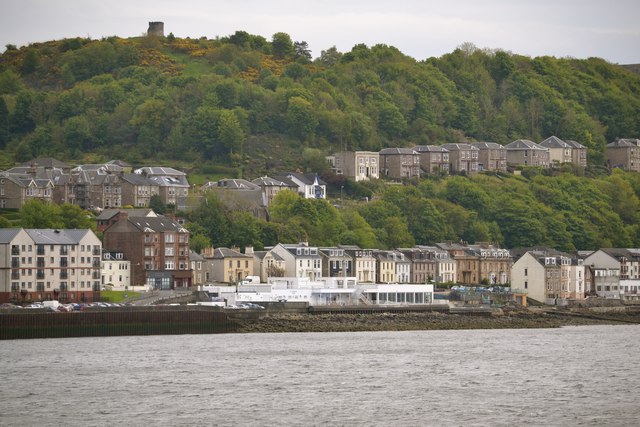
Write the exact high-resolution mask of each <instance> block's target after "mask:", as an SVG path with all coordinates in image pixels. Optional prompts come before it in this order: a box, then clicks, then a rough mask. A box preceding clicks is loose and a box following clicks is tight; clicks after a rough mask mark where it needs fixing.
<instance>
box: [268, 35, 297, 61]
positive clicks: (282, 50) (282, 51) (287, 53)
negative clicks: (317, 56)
mask: <svg viewBox="0 0 640 427" xmlns="http://www.w3.org/2000/svg"><path fill="white" fill-rule="evenodd" d="M271 49H272V51H273V55H274V56H275V57H276V58H278V59H284V58H290V57H292V56H293V55H294V54H295V49H294V47H293V42H292V41H291V37H290V36H289V34H287V33H275V34H274V35H273V36H272V38H271Z"/></svg>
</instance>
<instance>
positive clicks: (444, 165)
mask: <svg viewBox="0 0 640 427" xmlns="http://www.w3.org/2000/svg"><path fill="white" fill-rule="evenodd" d="M412 150H413V151H415V152H416V153H418V154H419V155H420V169H422V170H423V171H424V172H425V173H428V174H437V173H443V174H448V173H449V150H447V149H446V148H444V147H442V146H439V145H417V146H415V147H413V148H412Z"/></svg>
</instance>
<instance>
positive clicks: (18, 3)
mask: <svg viewBox="0 0 640 427" xmlns="http://www.w3.org/2000/svg"><path fill="white" fill-rule="evenodd" d="M639 18H640V1H638V0H608V1H603V0H482V1H481V0H475V1H474V0H447V1H431V0H385V1H381V0H341V1H340V0H323V1H306V0H297V1H293V0H233V1H231V0H209V1H207V0H171V1H168V0H154V1H150V0H125V1H123V0H0V52H3V51H4V50H5V46H6V45H7V44H12V45H16V46H18V47H20V46H25V45H28V44H30V43H36V42H44V41H50V40H59V39H63V38H73V37H89V38H93V39H100V38H102V37H109V36H119V37H123V38H127V37H136V36H140V35H142V34H144V33H145V32H146V31H147V28H148V23H149V21H162V22H164V28H165V35H168V34H169V33H173V34H174V35H175V36H176V37H191V38H199V37H202V36H205V37H207V38H210V39H213V38H216V37H218V36H219V37H224V36H228V35H231V34H233V33H234V32H235V31H237V30H244V31H247V32H249V33H251V34H256V35H261V36H263V37H265V38H266V39H267V40H271V36H272V35H273V34H274V33H277V32H285V33H288V34H289V35H290V36H291V38H292V39H293V40H295V41H306V42H307V43H308V44H309V48H310V49H311V51H312V55H313V57H314V58H315V57H318V56H319V55H320V53H321V51H322V50H326V49H328V48H330V47H332V46H336V48H337V49H338V50H339V51H341V52H348V51H350V50H351V48H352V47H353V46H354V45H356V44H358V43H364V44H366V45H368V46H373V45H375V44H378V43H384V44H387V45H391V46H395V47H396V48H398V49H399V50H400V51H402V52H403V53H405V54H406V55H409V56H411V57H413V58H415V59H417V60H423V59H426V58H430V57H440V56H442V55H444V54H446V53H450V52H452V51H453V50H455V49H456V47H458V46H460V45H462V44H463V43H472V44H474V45H475V46H477V47H478V48H489V49H502V50H505V51H509V52H512V53H514V54H520V55H526V56H531V57H535V56H543V55H549V56H555V57H572V58H578V59H583V58H589V57H594V56H595V57H600V58H604V59H606V60H607V61H609V62H612V63H618V64H637V63H640V25H638V19H639Z"/></svg>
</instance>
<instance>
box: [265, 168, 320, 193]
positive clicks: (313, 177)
mask: <svg viewBox="0 0 640 427" xmlns="http://www.w3.org/2000/svg"><path fill="white" fill-rule="evenodd" d="M275 178H276V179H278V180H280V181H282V182H283V183H285V184H287V185H289V186H290V187H295V188H297V189H298V194H300V195H301V196H302V197H304V198H305V199H326V198H327V183H326V182H324V181H323V180H321V179H320V178H319V177H318V174H315V173H306V174H303V173H297V172H287V173H285V174H282V175H276V176H275Z"/></svg>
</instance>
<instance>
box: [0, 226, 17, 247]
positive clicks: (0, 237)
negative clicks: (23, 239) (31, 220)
mask: <svg viewBox="0 0 640 427" xmlns="http://www.w3.org/2000/svg"><path fill="white" fill-rule="evenodd" d="M20 230H22V229H21V228H0V243H9V242H10V241H12V240H13V239H15V237H16V236H17V235H18V233H20Z"/></svg>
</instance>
